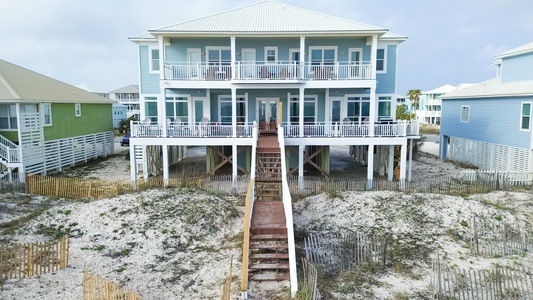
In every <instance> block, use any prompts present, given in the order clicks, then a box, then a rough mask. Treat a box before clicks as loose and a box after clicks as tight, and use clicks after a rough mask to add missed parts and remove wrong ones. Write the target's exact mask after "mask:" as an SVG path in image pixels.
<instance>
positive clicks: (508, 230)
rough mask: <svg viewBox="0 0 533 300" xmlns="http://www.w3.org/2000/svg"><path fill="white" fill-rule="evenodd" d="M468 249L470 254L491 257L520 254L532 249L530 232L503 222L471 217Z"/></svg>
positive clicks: (532, 243)
mask: <svg viewBox="0 0 533 300" xmlns="http://www.w3.org/2000/svg"><path fill="white" fill-rule="evenodd" d="M471 231H472V233H471V234H472V236H471V243H470V249H471V253H472V254H476V255H487V256H491V257H497V256H506V255H520V254H524V253H526V252H532V251H533V238H532V236H533V235H532V233H531V232H527V231H526V232H524V231H523V230H522V229H520V227H518V226H515V227H512V226H510V225H508V224H505V223H500V224H497V223H496V224H495V223H494V222H492V223H489V222H484V220H483V219H479V218H472V226H471Z"/></svg>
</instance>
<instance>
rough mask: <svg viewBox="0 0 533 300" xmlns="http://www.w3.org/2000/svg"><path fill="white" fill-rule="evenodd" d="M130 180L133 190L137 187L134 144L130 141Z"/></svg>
mask: <svg viewBox="0 0 533 300" xmlns="http://www.w3.org/2000/svg"><path fill="white" fill-rule="evenodd" d="M130 180H131V186H132V187H133V190H135V189H136V188H137V161H136V159H135V145H134V144H132V143H131V142H130Z"/></svg>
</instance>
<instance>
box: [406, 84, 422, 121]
mask: <svg viewBox="0 0 533 300" xmlns="http://www.w3.org/2000/svg"><path fill="white" fill-rule="evenodd" d="M420 94H422V92H421V91H420V90H419V89H416V90H409V92H408V93H407V96H409V101H411V106H412V107H413V110H414V115H415V118H416V111H417V110H418V108H419V106H420V102H419V101H420Z"/></svg>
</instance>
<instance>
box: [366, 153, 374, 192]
mask: <svg viewBox="0 0 533 300" xmlns="http://www.w3.org/2000/svg"><path fill="white" fill-rule="evenodd" d="M366 156H367V158H366V159H367V162H366V166H367V167H366V179H367V181H368V189H371V188H372V181H373V180H374V144H370V145H368V151H367V153H366Z"/></svg>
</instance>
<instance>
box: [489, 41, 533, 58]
mask: <svg viewBox="0 0 533 300" xmlns="http://www.w3.org/2000/svg"><path fill="white" fill-rule="evenodd" d="M529 52H533V42H531V43H528V44H525V45H522V46H520V47H517V48H514V49H511V50H509V51H505V52H503V53H501V54H498V55H496V56H495V57H494V59H496V60H497V59H501V58H504V57H510V56H516V55H521V54H525V53H529Z"/></svg>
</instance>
